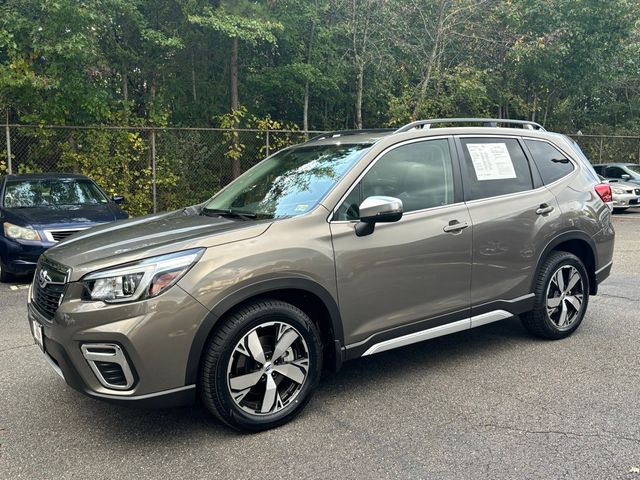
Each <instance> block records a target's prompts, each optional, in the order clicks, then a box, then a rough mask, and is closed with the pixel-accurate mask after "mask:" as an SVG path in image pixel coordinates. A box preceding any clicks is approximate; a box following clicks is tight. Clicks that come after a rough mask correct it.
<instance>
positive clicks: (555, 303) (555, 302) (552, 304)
mask: <svg viewBox="0 0 640 480" xmlns="http://www.w3.org/2000/svg"><path fill="white" fill-rule="evenodd" d="M561 301H562V299H561V298H560V297H554V298H547V308H549V309H551V310H552V311H553V310H555V309H556V308H558V307H559V306H560V302H561Z"/></svg>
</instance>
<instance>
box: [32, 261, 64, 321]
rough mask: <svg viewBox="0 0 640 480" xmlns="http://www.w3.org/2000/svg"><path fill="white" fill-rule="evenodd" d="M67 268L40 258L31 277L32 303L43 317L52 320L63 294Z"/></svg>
mask: <svg viewBox="0 0 640 480" xmlns="http://www.w3.org/2000/svg"><path fill="white" fill-rule="evenodd" d="M66 280H67V269H66V268H65V267H63V266H62V265H59V264H55V263H53V262H51V261H47V260H41V261H40V262H39V263H38V268H37V269H36V273H35V275H34V277H33V297H32V300H33V305H34V307H35V308H36V310H38V312H40V313H41V314H42V315H43V316H44V317H45V318H47V319H48V320H52V319H53V317H54V316H55V314H56V311H58V307H59V306H60V302H61V301H62V297H63V295H64V290H65V287H66Z"/></svg>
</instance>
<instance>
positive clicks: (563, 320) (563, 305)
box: [558, 302, 567, 327]
mask: <svg viewBox="0 0 640 480" xmlns="http://www.w3.org/2000/svg"><path fill="white" fill-rule="evenodd" d="M566 321H567V304H566V303H565V302H562V303H561V307H560V318H559V319H558V326H559V327H563V326H564V324H565V323H566Z"/></svg>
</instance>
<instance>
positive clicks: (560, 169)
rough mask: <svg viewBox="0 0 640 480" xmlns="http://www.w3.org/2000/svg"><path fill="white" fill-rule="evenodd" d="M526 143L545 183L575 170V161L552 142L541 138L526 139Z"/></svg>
mask: <svg viewBox="0 0 640 480" xmlns="http://www.w3.org/2000/svg"><path fill="white" fill-rule="evenodd" d="M525 143H526V145H527V147H528V148H529V151H530V152H531V156H532V157H533V161H534V162H535V164H536V167H538V171H539V172H540V175H541V176H542V181H543V182H544V183H545V185H548V184H550V183H553V182H555V181H556V180H560V179H561V178H562V177H564V176H566V175H569V174H570V173H571V172H573V170H574V166H573V163H571V161H570V160H569V159H568V158H567V156H566V155H565V154H563V153H562V152H560V150H558V149H557V148H555V147H554V146H553V145H551V144H550V143H547V142H542V141H539V140H525Z"/></svg>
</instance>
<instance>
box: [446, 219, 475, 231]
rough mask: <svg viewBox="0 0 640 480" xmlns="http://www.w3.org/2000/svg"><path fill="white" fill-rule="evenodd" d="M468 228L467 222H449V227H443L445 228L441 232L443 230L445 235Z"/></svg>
mask: <svg viewBox="0 0 640 480" xmlns="http://www.w3.org/2000/svg"><path fill="white" fill-rule="evenodd" d="M468 226H469V224H468V223H467V222H459V221H458V220H451V221H450V222H449V225H445V227H444V228H443V229H442V230H444V231H445V232H447V233H451V232H459V231H460V230H463V229H465V228H467V227H468Z"/></svg>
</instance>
